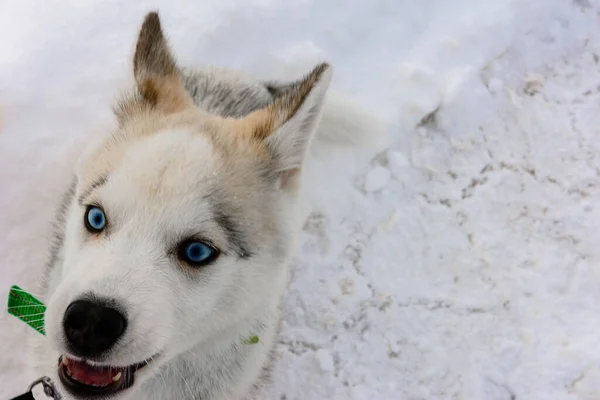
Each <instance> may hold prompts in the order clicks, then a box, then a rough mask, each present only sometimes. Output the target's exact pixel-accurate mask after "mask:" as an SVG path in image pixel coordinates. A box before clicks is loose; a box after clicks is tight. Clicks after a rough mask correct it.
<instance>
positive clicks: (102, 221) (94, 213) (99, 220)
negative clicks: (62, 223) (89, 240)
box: [83, 206, 106, 233]
mask: <svg viewBox="0 0 600 400" xmlns="http://www.w3.org/2000/svg"><path fill="white" fill-rule="evenodd" d="M83 221H84V224H85V227H86V228H87V230H88V231H90V232H92V233H100V232H102V231H103V230H104V227H105V226H106V215H104V211H102V209H101V208H100V207H96V206H88V208H87V209H86V210H85V217H84V220H83Z"/></svg>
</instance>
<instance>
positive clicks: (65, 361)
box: [62, 357, 69, 365]
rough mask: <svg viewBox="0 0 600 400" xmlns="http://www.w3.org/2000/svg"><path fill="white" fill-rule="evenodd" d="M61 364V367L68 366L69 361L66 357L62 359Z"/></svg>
mask: <svg viewBox="0 0 600 400" xmlns="http://www.w3.org/2000/svg"><path fill="white" fill-rule="evenodd" d="M62 363H63V365H69V359H68V358H67V357H63V359H62Z"/></svg>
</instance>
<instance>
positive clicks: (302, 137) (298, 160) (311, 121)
mask: <svg viewBox="0 0 600 400" xmlns="http://www.w3.org/2000/svg"><path fill="white" fill-rule="evenodd" d="M330 81H331V66H330V65H329V64H326V63H323V64H320V65H318V66H317V67H315V68H314V69H313V70H312V71H311V72H310V73H309V74H308V75H306V77H304V78H303V79H301V80H299V81H297V82H295V83H294V84H292V85H290V86H289V87H288V88H286V90H285V91H284V92H282V93H279V94H278V96H277V97H276V99H275V101H274V102H273V103H271V104H270V105H268V106H266V107H265V108H262V109H260V110H257V111H254V112H253V113H251V114H249V115H248V116H246V117H244V118H242V120H243V121H244V124H245V127H246V132H248V130H250V132H248V133H250V134H251V135H252V136H254V137H255V138H257V139H259V140H261V141H262V142H263V143H264V145H265V146H266V147H267V148H268V149H269V151H270V153H271V154H272V156H273V159H274V160H275V172H279V173H283V172H287V173H288V174H286V175H289V172H293V171H296V170H298V169H299V168H300V167H301V166H302V163H303V161H304V156H305V154H306V151H307V149H308V147H309V145H310V142H311V139H312V137H313V134H314V132H315V130H316V128H317V124H318V123H319V120H320V117H321V111H322V108H323V103H324V100H325V94H326V93H327V89H328V88H329V83H330Z"/></svg>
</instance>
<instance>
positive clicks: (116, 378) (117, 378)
mask: <svg viewBox="0 0 600 400" xmlns="http://www.w3.org/2000/svg"><path fill="white" fill-rule="evenodd" d="M119 379H121V373H120V372H119V373H118V374H116V375H115V376H114V378H113V379H112V380H113V382H116V381H118V380H119Z"/></svg>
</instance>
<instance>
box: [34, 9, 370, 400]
mask: <svg viewBox="0 0 600 400" xmlns="http://www.w3.org/2000/svg"><path fill="white" fill-rule="evenodd" d="M133 72H134V77H135V88H134V90H133V91H132V92H131V93H130V94H129V95H128V96H126V97H125V98H124V99H123V100H122V102H121V103H120V104H119V105H118V106H117V107H116V108H115V112H116V117H117V118H116V120H117V124H116V127H115V130H114V132H112V133H111V134H110V135H107V136H106V137H103V138H99V141H98V142H97V143H95V144H94V145H93V146H92V147H90V148H89V149H87V150H86V151H85V152H84V154H83V155H82V157H81V158H80V160H79V161H78V163H77V165H76V168H75V176H74V179H73V183H72V186H71V187H70V188H69V189H68V190H67V191H66V195H65V198H64V202H63V206H62V207H61V208H60V212H59V214H58V218H57V223H56V234H55V240H54V243H53V246H52V249H51V259H50V262H49V266H48V270H47V273H46V276H45V279H44V280H43V284H42V286H43V293H45V298H44V300H45V302H46V304H47V306H48V308H47V312H46V336H44V337H42V335H37V336H38V337H36V338H35V341H36V342H35V343H34V346H33V347H34V358H33V364H34V366H33V367H34V369H35V371H36V373H38V374H39V375H47V376H50V377H51V378H52V379H54V380H55V381H56V382H57V384H58V385H59V387H60V390H61V392H62V393H63V395H64V397H66V398H73V399H90V398H94V399H108V398H110V399H115V400H122V399H145V400H150V399H160V400H164V399H171V400H176V399H204V400H208V399H210V400H213V399H250V398H256V397H257V396H259V395H260V392H261V388H262V387H263V386H264V384H265V382H266V380H267V378H266V377H267V371H268V368H269V365H270V361H271V354H272V348H273V345H274V340H275V337H276V333H277V330H278V325H279V321H280V318H281V315H280V314H281V312H280V303H281V299H282V295H283V292H284V289H285V287H286V284H287V280H288V270H289V267H288V265H289V263H290V258H291V256H292V254H293V250H294V246H295V244H294V242H295V237H296V235H297V231H298V230H299V229H298V228H299V225H300V221H299V218H298V215H299V214H298V202H299V197H300V186H301V185H300V183H301V176H302V170H303V165H304V162H305V159H306V158H307V157H306V154H307V149H308V148H309V146H311V142H312V141H313V137H315V141H314V142H315V143H313V145H315V144H317V143H318V142H319V141H320V140H322V139H327V140H328V141H329V142H336V141H338V142H342V141H344V142H361V141H364V140H363V139H360V138H361V137H363V138H367V137H368V136H369V134H370V132H369V131H370V130H371V129H374V127H373V125H372V123H373V121H375V119H374V117H372V116H371V115H370V114H369V113H367V112H365V111H363V110H361V109H360V108H358V107H356V106H354V105H352V103H348V102H347V101H346V100H345V99H343V98H341V97H339V96H337V97H331V96H327V99H326V93H327V89H328V86H329V82H330V80H331V67H330V66H329V65H328V64H325V63H324V64H320V65H318V66H316V67H315V68H314V69H313V70H312V71H310V72H309V73H308V74H307V75H306V76H305V77H304V78H302V79H300V80H297V81H295V82H289V83H279V82H262V81H258V80H255V79H252V78H250V77H248V76H246V75H244V74H242V73H240V72H235V71H230V70H224V69H218V68H204V69H196V70H186V69H183V68H180V67H179V66H178V65H177V64H176V62H175V59H174V57H173V55H172V54H171V51H170V50H169V47H168V45H167V42H166V40H165V38H164V36H163V32H162V30H161V25H160V20H159V17H158V14H157V13H154V12H153V13H149V14H148V15H147V16H146V18H145V20H144V22H143V25H142V27H141V31H140V33H139V38H138V42H137V46H136V49H135V55H134V59H133ZM321 117H322V118H321ZM367 141H368V140H367Z"/></svg>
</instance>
